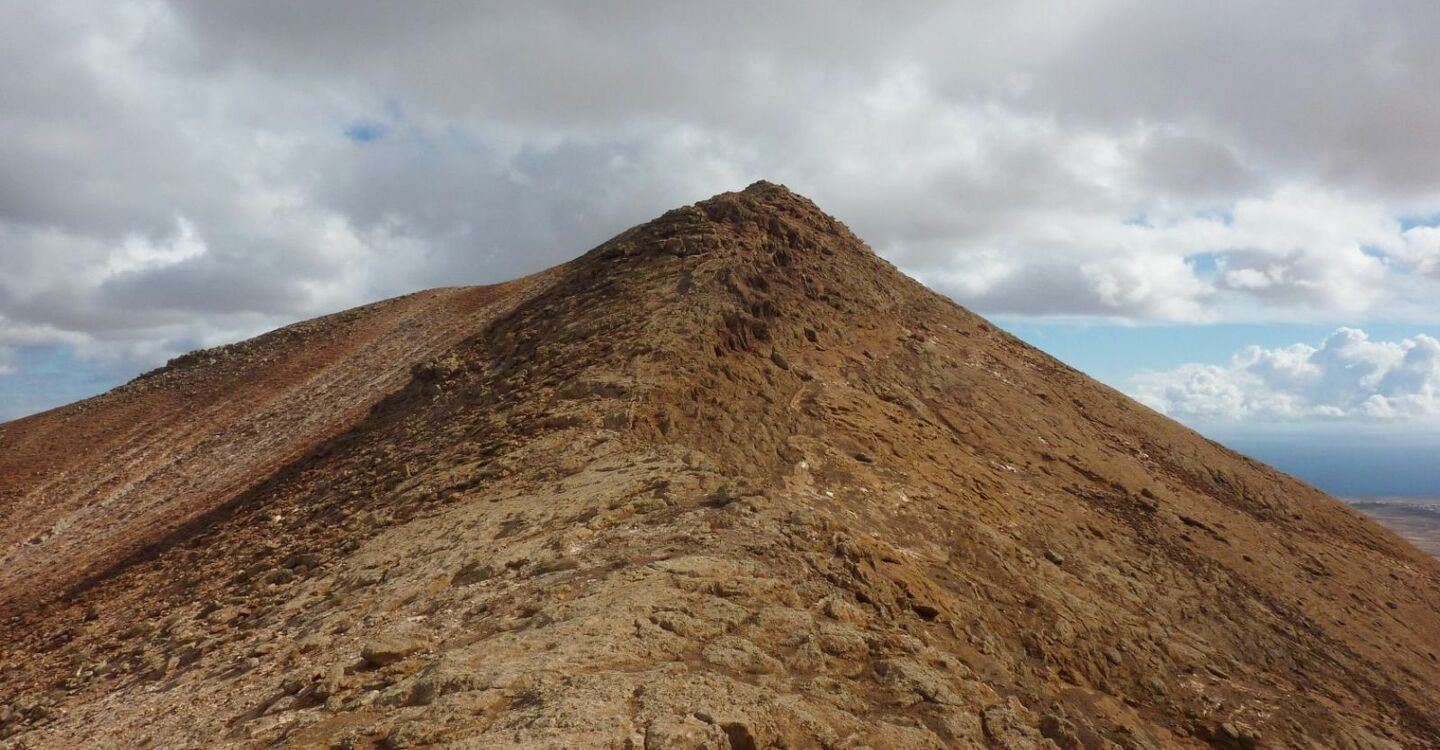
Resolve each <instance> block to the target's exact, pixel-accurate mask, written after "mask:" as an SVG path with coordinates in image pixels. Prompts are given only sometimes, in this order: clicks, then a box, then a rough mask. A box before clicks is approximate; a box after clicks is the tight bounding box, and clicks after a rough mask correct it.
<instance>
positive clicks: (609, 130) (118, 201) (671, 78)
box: [0, 0, 1440, 495]
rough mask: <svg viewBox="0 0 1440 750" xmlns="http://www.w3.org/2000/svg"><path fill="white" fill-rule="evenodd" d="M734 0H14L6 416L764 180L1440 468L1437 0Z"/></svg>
mask: <svg viewBox="0 0 1440 750" xmlns="http://www.w3.org/2000/svg"><path fill="white" fill-rule="evenodd" d="M737 10H739V11H743V12H736V13H733V14H728V13H727V14H717V13H715V12H714V11H712V10H708V9H705V8H688V7H665V8H646V9H642V8H641V7H640V6H631V7H627V8H625V9H624V10H620V9H616V10H614V11H612V12H613V14H614V15H613V16H608V15H601V16H597V15H595V12H594V11H591V10H587V9H581V8H575V7H572V6H569V5H566V4H563V3H556V4H552V3H545V2H540V3H531V4H526V5H525V6H524V7H514V8H493V7H481V6H471V5H468V4H437V5H434V6H430V7H427V8H425V9H420V10H417V9H400V8H395V7H392V6H389V5H387V4H384V3H359V4H343V5H342V4H335V3H329V2H321V3H307V4H305V5H303V6H296V5H293V4H287V3H279V2H262V3H258V4H247V6H246V7H245V8H243V9H242V8H233V7H228V6H197V5H191V4H181V3H174V2H169V1H167V0H133V1H132V2H125V3H107V2H98V0H64V1H63V2H56V3H44V4H23V3H16V4H11V5H9V6H7V7H5V8H4V9H3V10H0V20H3V21H5V24H4V28H6V29H9V30H10V32H9V34H8V35H7V36H6V37H5V39H4V42H3V46H0V50H3V52H4V53H5V54H6V56H7V59H8V60H10V62H11V63H12V65H11V67H12V69H15V70H21V71H24V75H17V76H12V77H10V78H6V79H3V80H0V101H3V102H4V105H0V127H3V128H4V129H5V133H6V136H7V137H6V138H5V139H0V420H5V419H13V418H17V417H19V416H21V415H24V414H30V413H35V412H38V411H42V410H45V409H48V408H53V407H55V406H58V405H61V404H64V403H69V402H72V401H75V400H78V399H80V398H84V397H87V396H90V395H94V394H97V393H100V392H103V391H104V390H106V389H108V388H110V387H113V386H115V385H118V384H120V383H123V382H125V381H126V380H128V379H130V378H131V377H134V376H135V375H138V374H139V373H141V372H144V371H146V370H149V369H152V368H154V367H157V366H159V365H161V364H163V363H164V362H165V361H166V360H167V359H169V358H172V357H175V356H178V355H179V354H182V353H184V352H186V351H190V350H193V349H198V348H207V347H211V346H215V345H219V344H224V343H231V342H235V341H239V340H243V339H245V338H249V337H251V336H254V335H256V334H259V333H261V332H263V331H266V330H271V329H274V328H277V327H280V326H282V325H284V324H286V323H288V322H293V321H297V320H303V319H308V318H311V317H315V316H317V315H320V314H323V313H327V312H335V311H339V310H343V309H347V308H350V307H353V306H355V305H358V304H361V303H364V302H367V301H374V300H378V299H383V298H388V297H392V296H396V295H398V294H400V293H404V292H408V291H414V290H420V289H428V288H433V287H437V286H447V285H454V284H483V283H493V282H497V281H501V280H505V279H510V278H515V277H518V276H521V275H524V274H526V273H530V272H533V271H537V270H540V269H541V268H545V267H548V266H552V265H554V264H556V263H558V262H561V261H563V260H565V259H568V258H569V257H571V256H573V255H577V254H579V253H580V252H581V251H583V250H584V249H585V248H587V247H591V246H593V245H595V244H597V243H598V242H601V241H603V240H604V239H605V238H607V237H609V236H611V235H613V234H614V233H615V232H618V231H620V230H622V229H624V228H625V227H628V226H631V225H633V224H636V223H638V222H641V221H644V220H647V219H649V218H651V217H653V216H655V215H658V214H659V213H661V212H663V211H665V210H667V209H669V208H672V207H674V206H678V205H684V204H688V203H691V202H693V201H695V200H699V199H702V198H704V197H706V196H709V195H711V194H714V193H718V192H721V191H723V190H734V189H738V188H739V187H741V186H743V185H745V184H747V183H749V182H750V181H753V180H754V179H758V178H762V177H763V178H765V179H768V180H772V181H775V182H779V183H783V184H786V185H788V186H789V187H791V188H792V189H794V190H795V191H796V192H799V193H801V194H804V195H806V196H808V197H810V198H811V199H813V200H814V201H815V202H816V203H817V204H818V205H820V206H821V207H822V208H823V209H824V210H825V211H827V212H829V213H831V214H832V215H834V216H836V217H838V218H840V219H841V220H842V221H845V222H846V223H847V224H848V225H849V226H850V227H851V228H852V229H853V230H854V231H855V232H856V233H857V234H858V235H859V236H861V237H862V238H864V239H865V240H866V241H867V242H869V243H870V244H871V246H872V247H873V248H874V249H875V250H876V252H877V253H879V254H880V255H882V256H883V257H885V258H887V259H889V260H890V261H892V262H893V263H895V264H896V265H897V266H898V267H899V268H900V269H901V270H903V271H905V272H906V273H908V274H910V275H912V276H914V277H915V278H917V279H919V280H920V281H922V282H924V283H925V284H926V285H927V286H930V287H931V288H933V289H935V290H936V291H939V292H940V293H942V294H945V295H947V296H949V297H951V298H953V299H954V300H956V301H957V302H959V303H960V304H962V305H965V306H966V307H968V308H970V309H972V310H974V311H976V312H977V313H979V314H981V315H984V316H986V317H987V318H990V319H992V320H994V321H995V322H996V323H997V324H998V325H1000V326H1002V327H1003V328H1005V329H1006V330H1009V331H1011V332H1013V333H1015V334H1016V335H1018V336H1020V337H1021V338H1022V339H1024V340H1025V341H1027V342H1030V343H1031V344H1033V345H1036V346H1038V347H1040V348H1041V349H1044V350H1045V351H1047V352H1050V353H1052V354H1054V355H1055V356H1057V358H1059V359H1061V360H1062V361H1064V362H1066V363H1068V364H1070V365H1072V366H1074V367H1076V368H1077V369H1080V370H1082V371H1085V372H1087V373H1090V374H1091V375H1093V376H1094V377H1096V378H1097V379H1098V380H1100V381H1101V382H1104V383H1106V384H1108V385H1110V386H1112V387H1114V388H1117V389H1118V390H1121V391H1122V392H1124V393H1126V394H1127V395H1129V396H1131V397H1134V398H1136V399H1138V400H1140V401H1141V402H1142V403H1145V404H1146V405H1148V406H1151V407H1152V408H1155V409H1156V410H1158V411H1161V412H1163V413H1165V414H1167V415H1169V416H1171V417H1173V418H1175V419H1178V420H1179V421H1181V422H1182V423H1184V424H1186V425H1189V426H1191V427H1193V428H1195V429H1197V430H1199V431H1200V432H1202V434H1206V435H1207V436H1211V437H1213V438H1216V439H1219V440H1221V441H1222V442H1226V443H1227V444H1230V445H1232V446H1234V447H1236V448H1237V449H1239V450H1241V451H1242V452H1247V453H1251V454H1253V455H1254V456H1255V457H1256V458H1258V459H1260V460H1263V461H1267V462H1270V463H1273V464H1275V465H1276V466H1277V467H1279V468H1282V469H1285V470H1287V471H1290V472H1292V473H1295V474H1296V475H1297V476H1300V477H1301V478H1303V479H1307V480H1309V481H1312V482H1314V483H1316V484H1317V485H1319V486H1321V487H1323V488H1325V489H1327V490H1328V491H1330V492H1332V493H1334V494H1346V495H1351V494H1357V493H1358V494H1386V493H1388V492H1390V491H1392V490H1395V489H1397V488H1409V489H1412V490H1423V491H1424V492H1426V493H1428V494H1433V495H1440V472H1437V471H1435V470H1433V469H1432V467H1431V462H1430V461H1428V460H1427V459H1426V456H1425V455H1424V451H1425V449H1426V448H1427V447H1428V446H1432V445H1434V444H1436V443H1437V442H1440V100H1437V99H1436V98H1435V97H1429V96H1424V95H1423V92H1425V91H1428V90H1430V88H1433V81H1434V80H1436V77H1437V75H1440V60H1437V59H1436V58H1435V56H1434V55H1433V53H1432V52H1431V50H1432V48H1433V44H1432V39H1433V38H1434V36H1435V34H1436V33H1437V32H1440V6H1434V5H1427V4H1421V3H1399V4H1395V5H1387V6H1384V7H1376V6H1374V5H1372V4H1365V3H1360V2H1358V0H1349V1H1342V0H1327V2H1323V3H1319V4H1315V3H1307V4H1305V5H1299V4H1293V5H1287V4H1280V5H1274V6H1267V7H1263V8H1261V7H1250V6H1241V5H1234V6H1221V7H1206V8H1203V9H1201V8H1197V7H1194V6H1191V5H1187V4H1184V3H1171V2H1162V3H1153V4H1147V5H1145V6H1143V7H1137V6H1133V5H1127V4H1121V3H1111V2H1105V1H1104V0H1101V1H1100V2H1094V3H1084V4H1080V5H1074V4H1067V5H1056V4H1053V3H1044V2H1035V3H1029V2H1027V3H1017V4H1012V5H1009V6H1006V7H1004V8H992V7H987V6H983V5H973V6H972V5H965V4H961V5H954V4H933V5H926V4H921V5H918V6H914V7H910V8H907V9H905V10H904V11H896V10H894V9H886V10H883V11H880V10H876V9H869V8H863V7H855V8H850V9H848V10H847V12H845V13H825V14H815V13H813V12H810V11H809V10H808V9H807V8H805V7H803V6H794V7H772V6H767V5H764V4H753V5H748V6H747V5H743V4H742V6H739V7H738V8H737ZM757 17H758V18H763V19H764V23H761V24H756V23H753V19H754V18H757ZM997 34H998V35H999V36H996V35H997ZM813 38H822V39H825V40H826V41H825V43H824V44H811V43H795V41H794V40H796V39H813ZM996 39H1004V40H1005V43H1004V44H997V43H996V41H995V40H996ZM521 40H543V41H544V44H529V43H523V42H522V41H521ZM377 50H378V51H382V52H381V53H380V54H376V53H375V51H377ZM957 50H965V52H964V53H963V54H961V53H959V52H957ZM1216 50H1224V54H1219V55H1217V54H1216ZM796 102H804V103H805V105H804V106H796ZM1277 435H1288V436H1289V437H1288V438H1284V439H1280V438H1277V437H1276V436H1277ZM1357 435H1369V436H1373V437H1371V438H1365V439H1361V438H1358V437H1356V436H1357ZM1377 445H1380V446H1382V447H1375V446H1377ZM1377 466H1383V467H1385V470H1383V471H1377V470H1375V467H1377Z"/></svg>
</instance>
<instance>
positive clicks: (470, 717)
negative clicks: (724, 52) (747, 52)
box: [0, 182, 1440, 750]
mask: <svg viewBox="0 0 1440 750" xmlns="http://www.w3.org/2000/svg"><path fill="white" fill-rule="evenodd" d="M0 445H3V446H4V447H5V449H6V450H5V451H4V452H3V456H0V514H3V516H0V518H3V520H4V524H3V526H4V530H3V534H4V535H5V536H4V537H3V539H4V549H5V553H4V554H5V557H4V573H3V574H0V575H3V578H0V601H3V602H5V603H6V604H5V608H6V609H5V611H7V612H9V613H11V614H9V616H8V617H7V618H6V619H4V620H3V622H0V649H3V651H0V664H3V670H0V706H3V707H0V722H3V723H0V737H8V738H9V739H8V740H0V742H8V743H10V745H9V746H13V747H17V748H18V747H25V748H62V747H63V748H69V747H157V748H158V747H295V748H310V747H317V748H374V747H381V748H391V749H397V748H420V747H425V748H492V747H525V748H542V747H543V748H590V747H596V748H634V749H637V750H638V749H639V748H644V749H645V750H657V749H660V750H665V749H677V750H678V749H682V748H717V749H722V750H723V749H727V748H728V749H733V750H745V749H747V748H773V747H790V748H809V747H821V748H853V749H855V750H858V749H860V748H875V749H877V750H878V749H881V748H932V747H934V748H939V747H982V748H1014V749H1016V750H1020V749H1024V748H1041V749H1051V748H1061V749H1063V750H1075V749H1076V748H1086V749H1087V750H1093V749H1095V748H1227V749H1234V750H1239V749H1248V748H1332V747H1333V748H1351V749H1357V748H1425V747H1440V661H1437V660H1440V563H1437V561H1436V560H1434V559H1432V558H1429V557H1427V556H1426V555H1424V554H1422V553H1421V552H1419V551H1417V550H1415V549H1414V548H1412V547H1410V546H1409V545H1407V544H1406V543H1405V542H1403V541H1401V540H1400V539H1399V538H1397V537H1396V536H1394V535H1393V534H1391V533H1390V532H1388V531H1385V530H1384V529H1382V528H1381V527H1379V526H1377V525H1376V524H1375V523H1373V522H1371V521H1369V520H1367V519H1366V518H1364V517H1363V516H1362V515H1360V514H1359V513H1358V512H1356V511H1354V510H1352V509H1349V508H1347V507H1345V506H1344V505H1342V504H1341V503H1339V502H1337V501H1336V500H1334V499H1332V498H1330V497H1328V496H1326V495H1324V494H1322V493H1321V492H1319V491H1317V490H1315V489H1313V488H1311V487H1309V486H1307V485H1305V484H1303V483H1301V482H1298V481H1296V480H1294V479H1292V478H1290V477H1288V476H1286V475H1283V474H1281V473H1279V472H1277V471H1275V470H1273V469H1270V468H1268V467H1266V466H1264V465H1261V464H1259V463H1256V462H1254V461H1251V460H1249V459H1246V458H1245V457H1243V456H1240V455H1237V454H1235V453H1233V452H1230V451H1228V450H1226V449H1225V448H1223V447H1221V446H1219V445H1216V444H1214V443H1211V442H1209V441H1207V440H1205V439H1204V438H1202V437H1200V436H1199V435H1197V434H1195V433H1194V432H1191V431H1189V430H1187V429H1185V428H1184V427H1182V426H1180V425H1178V424H1176V423H1174V422H1172V421H1170V420H1168V419H1166V418H1164V417H1163V416H1161V415H1159V414H1156V413H1155V412H1153V411H1150V410H1148V409H1146V408H1145V407H1143V406H1140V405H1139V404H1136V403H1135V402H1133V401H1131V400H1129V399H1128V398H1126V397H1124V396H1123V395H1121V394H1119V393H1117V392H1115V391H1113V390H1111V389H1109V388H1106V387H1104V386H1102V385H1100V384H1099V383H1096V382H1095V381H1093V380H1091V379H1089V378H1087V377H1085V376H1084V375H1082V374H1080V373H1078V372H1076V371H1074V370H1071V369H1070V368H1067V367H1066V366H1064V365H1063V364H1061V363H1060V362H1057V361H1055V360H1054V359H1052V358H1050V357H1048V356H1046V355H1044V354H1043V353H1041V352H1039V351H1037V350H1035V349H1033V348H1031V347H1029V346H1027V345H1025V344H1023V343H1021V342H1020V341H1018V340H1016V339H1014V338H1013V337H1011V336H1009V335H1007V334H1005V333H1003V332H1002V331H1000V330H998V329H996V328H995V327H994V326H992V325H990V324H989V323H987V322H986V321H984V320H983V319H981V318H980V317H978V316H976V315H974V314H972V313H970V312H968V311H966V310H964V309H963V308H960V307H958V306H956V305H955V304H953V303H952V302H950V301H948V300H947V299H945V298H943V297H941V296H939V295H937V294H934V293H932V292H930V291H928V290H927V289H925V288H924V287H923V286H921V285H920V284H918V283H916V282H915V281H913V280H911V279H908V278H906V277H905V276H904V275H902V274H901V273H899V272H898V271H897V270H895V269H894V268H893V267H892V266H890V265H889V264H888V263H886V262H885V261H883V260H882V259H880V258H879V257H877V256H876V255H875V254H874V253H872V252H871V251H870V250H869V249H868V248H867V247H866V246H865V245H864V243H862V242H861V241H860V240H859V239H857V238H856V237H855V236H854V235H853V234H852V233H851V232H850V231H849V230H848V229H846V228H845V227H844V225H842V224H840V223H839V222H837V221H836V220H834V219H832V218H831V217H829V216H827V215H825V214H824V213H822V212H821V211H820V210H819V209H818V208H816V207H815V206H814V205H813V204H812V203H811V202H810V201H808V200H806V199H805V198H802V197H800V196H798V195H795V194H793V193H791V192H789V191H788V190H786V189H785V188H783V187H780V186H777V185H772V184H769V183H764V182H761V183H756V184H755V185H752V186H751V187H749V188H747V189H746V190H744V191H743V192H739V193H726V194H723V195H719V196H716V197H714V198H711V199H710V200H707V201H703V202H701V203H698V204H695V205H693V206H688V207H685V208H681V209H677V210H674V211H670V212H668V213H666V214H665V215H663V216H661V217H660V218H658V219H656V220H654V221H651V222H649V223H647V224H644V225H641V226H639V227H635V228H633V229H630V230H628V231H626V232H624V233H622V234H620V235H619V236H617V237H615V238H614V239H612V240H610V241H608V242H606V243H605V244H603V245H601V246H599V247H597V248H595V249H594V250H591V251H590V252H588V253H586V254H585V255H583V256H581V257H579V258H577V259H576V260H573V261H571V262H570V263H567V264H565V265H562V266H559V267H557V268H554V269H551V270H550V271H546V272H544V273H542V274H538V275H536V276H533V277H529V278H527V279H522V280H519V281H516V282H512V283H511V284H507V285H501V286H499V287H482V288H475V289H452V290H439V291H435V292H428V293H424V294H420V295H414V296H411V297H405V298H401V299H398V300H392V301H390V302H385V303H380V304H379V305H373V306H370V307H367V308H360V309H358V310H356V311H352V312H350V313H343V314H341V315H338V316H332V317H330V318H325V319H321V320H318V321H313V322H310V323H304V324H300V325H298V326H293V327H291V328H287V329H282V330H280V331H277V332H275V333H272V334H269V335H267V336H263V337H261V338H259V339H256V340H254V341H251V342H246V343H242V344H239V345H236V346H233V347H224V348H221V349H219V350H208V351H204V352H198V353H196V354H192V355H187V356H186V357H184V358H181V360H180V361H177V362H174V363H172V364H171V365H170V366H168V367H167V368H165V369H163V370H161V371H158V372H156V373H152V374H150V375H148V376H146V377H143V378H141V379H139V380H137V381H136V382H134V383H131V384H129V385H127V386H124V387H122V388H120V389H117V390H116V391H114V392H111V393H109V394H106V395H104V396H100V397H97V398H95V399H91V400H89V401H85V402H81V403H79V404H76V405H73V406H70V407H65V408H62V409H59V410H56V411H52V412H48V413H45V414H41V415H37V416H34V417H30V418H27V419H23V420H19V421H17V422H13V423H10V424H7V425H3V426H0Z"/></svg>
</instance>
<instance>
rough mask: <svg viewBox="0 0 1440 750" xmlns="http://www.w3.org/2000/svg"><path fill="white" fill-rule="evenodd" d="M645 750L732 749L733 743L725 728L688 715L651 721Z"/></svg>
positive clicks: (647, 729)
mask: <svg viewBox="0 0 1440 750" xmlns="http://www.w3.org/2000/svg"><path fill="white" fill-rule="evenodd" d="M645 750H731V745H730V738H729V736H727V735H726V734H725V730H723V729H721V728H720V727H718V726H716V725H714V724H709V723H706V722H703V721H700V720H698V719H695V718H693V717H689V716H686V717H679V718H666V719H656V720H655V721H652V722H650V725H649V726H648V727H646V728H645Z"/></svg>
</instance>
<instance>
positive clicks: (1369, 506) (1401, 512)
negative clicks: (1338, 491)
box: [1344, 497, 1440, 557]
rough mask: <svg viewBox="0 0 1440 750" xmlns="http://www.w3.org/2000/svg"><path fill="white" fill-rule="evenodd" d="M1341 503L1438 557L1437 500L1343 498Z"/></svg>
mask: <svg viewBox="0 0 1440 750" xmlns="http://www.w3.org/2000/svg"><path fill="white" fill-rule="evenodd" d="M1344 500H1345V502H1347V503H1350V504H1351V505H1353V506H1355V508H1356V509H1358V510H1360V511H1362V512H1364V513H1365V514H1366V515H1368V516H1370V517H1371V518H1374V519H1375V520H1377V521H1379V522H1380V523H1382V524H1384V525H1385V526H1386V527H1387V528H1389V529H1390V530H1391V531H1393V532H1395V533H1396V534H1399V535H1400V536H1402V537H1404V538H1405V539H1406V540H1407V541H1409V542H1410V543H1411V544H1413V545H1415V546H1416V547H1418V548H1420V549H1422V550H1424V551H1426V552H1428V553H1430V554H1432V555H1434V556H1436V557H1440V497H1347V498H1344Z"/></svg>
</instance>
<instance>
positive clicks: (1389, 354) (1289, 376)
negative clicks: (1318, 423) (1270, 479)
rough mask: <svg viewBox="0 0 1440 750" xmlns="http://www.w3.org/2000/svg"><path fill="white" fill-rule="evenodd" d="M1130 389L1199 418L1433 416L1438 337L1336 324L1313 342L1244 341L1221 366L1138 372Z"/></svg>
mask: <svg viewBox="0 0 1440 750" xmlns="http://www.w3.org/2000/svg"><path fill="white" fill-rule="evenodd" d="M1132 386H1133V388H1132V395H1134V397H1135V398H1137V399H1138V400H1140V401H1141V402H1142V403H1145V404H1147V405H1149V406H1150V407H1152V408H1154V409H1156V410H1158V411H1161V412H1164V413H1166V414H1169V415H1170V416H1172V417H1175V418H1177V419H1180V420H1183V421H1191V422H1200V423H1216V422H1221V423H1223V422H1252V423H1256V422H1296V421H1313V420H1359V421H1367V420H1373V421H1414V420H1420V421H1425V420H1432V419H1440V341H1437V340H1436V339H1434V338H1432V337H1430V336H1426V335H1423V334H1422V335H1417V336H1415V337H1413V338H1407V339H1402V340H1400V341H1374V340H1371V339H1370V338H1369V336H1367V335H1366V334H1365V332H1364V331H1361V330H1358V329H1354V328H1340V329H1338V330H1336V331H1335V332H1334V333H1332V334H1331V335H1330V336H1329V337H1327V338H1326V339H1325V340H1324V341H1323V342H1321V344H1320V346H1318V347H1313V346H1310V345H1308V344H1293V345H1290V346H1286V347H1279V348H1275V349H1266V348H1263V347H1259V346H1250V347H1247V348H1246V349H1245V350H1244V351H1241V352H1239V353H1237V354H1236V355H1235V356H1234V358H1233V359H1232V361H1231V362H1230V364H1229V365H1224V366H1221V365H1207V364H1185V365H1181V366H1180V367H1177V368H1175V369H1173V370H1168V371H1164V372H1146V373H1141V374H1140V375H1137V376H1135V377H1134V378H1132Z"/></svg>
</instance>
